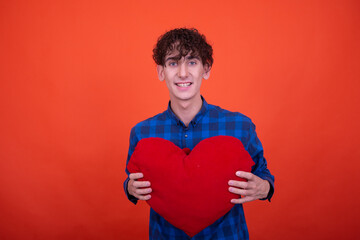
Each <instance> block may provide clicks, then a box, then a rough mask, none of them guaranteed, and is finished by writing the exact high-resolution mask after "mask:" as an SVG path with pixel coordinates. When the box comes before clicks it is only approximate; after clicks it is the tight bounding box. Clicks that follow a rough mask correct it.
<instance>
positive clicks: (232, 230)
mask: <svg viewBox="0 0 360 240" xmlns="http://www.w3.org/2000/svg"><path fill="white" fill-rule="evenodd" d="M202 100H203V105H202V107H201V110H200V111H199V113H198V114H197V115H196V116H195V117H194V119H193V120H192V121H191V122H190V124H189V126H188V127H186V126H185V125H184V123H183V122H182V121H181V120H180V119H179V118H178V117H177V116H176V115H175V114H174V112H173V111H172V110H171V107H170V103H169V106H168V109H167V110H166V111H165V112H163V113H160V114H158V115H156V116H154V117H152V118H149V119H147V120H145V121H142V122H140V123H138V124H137V125H136V126H135V127H133V128H132V130H131V133H130V147H129V154H128V158H127V162H128V161H129V159H130V157H131V154H132V153H133V151H134V149H135V146H136V144H137V143H138V141H140V140H141V139H143V138H149V137H160V138H164V139H167V140H169V141H171V142H173V143H174V144H175V145H177V146H178V147H180V148H190V149H193V148H194V147H195V146H196V144H198V143H199V142H200V141H201V140H203V139H206V138H209V137H213V136H218V135H227V136H233V137H236V138H238V139H240V140H241V142H242V143H243V145H244V147H245V149H246V150H247V151H248V152H249V154H250V156H251V157H252V159H253V161H254V162H255V165H254V166H253V168H252V173H253V174H255V175H257V176H259V177H260V178H262V179H265V180H268V181H269V182H270V192H269V194H268V196H267V198H266V199H268V200H269V201H270V198H271V197H272V195H273V192H274V176H273V175H271V173H270V171H269V170H268V169H267V163H266V160H265V158H264V157H263V148H262V145H261V143H260V141H259V139H258V137H257V135H256V133H255V125H254V124H253V123H252V122H251V120H250V119H249V118H248V117H246V116H244V115H243V114H241V113H237V112H230V111H227V110H224V109H221V108H220V107H218V106H214V105H211V104H208V103H207V102H206V101H205V99H204V98H202ZM126 173H127V174H129V172H128V170H127V169H126ZM128 181H129V178H127V179H126V180H125V182H124V189H125V192H126V195H127V197H128V198H129V200H130V201H131V202H133V203H134V204H136V203H137V199H136V198H135V197H133V196H131V195H129V193H128V192H127V183H128ZM149 236H150V239H151V240H161V239H164V240H185V239H192V240H200V239H202V240H203V239H229V240H230V239H236V240H238V239H249V233H248V229H247V226H246V222H245V216H244V210H243V206H242V204H236V205H234V207H233V208H232V209H231V210H230V211H229V212H228V213H227V214H225V215H224V216H223V217H221V218H220V219H218V220H217V221H216V222H215V223H213V224H212V225H210V226H208V227H207V228H205V229H204V230H202V231H201V232H200V233H198V234H197V235H195V236H194V237H192V238H190V237H189V236H187V235H186V234H185V233H184V232H183V231H182V230H180V229H178V228H176V227H174V226H173V225H171V224H170V223H169V222H168V221H166V220H165V219H164V218H163V217H161V216H160V215H159V214H157V213H156V212H155V211H154V210H153V209H150V229H149Z"/></svg>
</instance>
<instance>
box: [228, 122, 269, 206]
mask: <svg viewBox="0 0 360 240" xmlns="http://www.w3.org/2000/svg"><path fill="white" fill-rule="evenodd" d="M245 149H246V150H247V151H248V152H249V154H250V156H251V158H252V159H253V161H254V163H255V165H254V166H253V168H252V172H251V173H247V172H242V171H238V172H236V176H238V177H241V178H244V179H247V182H243V181H237V180H230V181H229V186H230V187H229V191H230V192H232V193H235V194H238V195H241V196H243V198H241V199H232V200H231V202H232V203H236V204H241V203H244V202H249V201H254V200H257V199H260V200H266V199H268V200H269V201H270V199H271V197H272V195H273V193H274V176H273V175H272V174H271V173H270V171H269V169H268V168H267V162H266V159H265V158H264V156H263V148H262V145H261V142H260V140H259V139H258V137H257V134H256V132H255V125H254V124H253V123H252V122H251V121H250V128H249V138H248V140H247V142H246V144H245Z"/></svg>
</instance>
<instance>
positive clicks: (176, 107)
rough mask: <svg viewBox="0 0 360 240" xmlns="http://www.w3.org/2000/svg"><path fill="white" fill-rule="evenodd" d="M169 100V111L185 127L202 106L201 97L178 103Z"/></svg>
mask: <svg viewBox="0 0 360 240" xmlns="http://www.w3.org/2000/svg"><path fill="white" fill-rule="evenodd" d="M170 100H171V105H170V106H171V109H172V110H173V112H174V113H175V115H176V116H177V117H178V118H179V119H180V120H181V121H182V122H183V123H184V124H185V126H189V123H190V122H191V120H193V119H194V117H195V116H196V114H197V113H198V112H199V111H200V109H201V106H202V99H201V96H199V97H198V98H196V99H192V100H187V101H178V100H173V99H170Z"/></svg>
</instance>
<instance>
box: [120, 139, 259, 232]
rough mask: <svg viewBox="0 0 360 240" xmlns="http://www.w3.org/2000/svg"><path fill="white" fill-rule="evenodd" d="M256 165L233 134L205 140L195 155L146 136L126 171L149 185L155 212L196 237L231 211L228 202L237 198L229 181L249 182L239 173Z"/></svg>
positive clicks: (140, 142)
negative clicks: (138, 176)
mask: <svg viewBox="0 0 360 240" xmlns="http://www.w3.org/2000/svg"><path fill="white" fill-rule="evenodd" d="M253 164H254V162H253V161H252V159H251V157H250V155H249V153H248V152H247V151H246V150H245V148H244V146H243V145H242V143H241V141H240V140H239V139H237V138H235V137H231V136H216V137H211V138H207V139H204V140H202V141H201V142H200V143H198V144H197V145H196V146H195V147H194V149H193V150H192V151H191V152H190V149H180V148H179V147H177V146H176V145H175V144H174V143H172V142H170V141H168V140H165V139H162V138H145V139H141V140H140V141H139V142H138V144H137V146H136V148H135V150H134V152H133V154H132V156H131V158H130V161H129V163H128V165H127V168H128V170H129V172H131V173H136V172H142V173H143V174H144V178H142V179H139V180H141V181H143V180H144V181H150V183H151V188H152V190H153V191H152V193H151V199H150V200H148V201H147V203H148V204H149V205H150V206H151V207H152V208H153V209H154V211H155V212H157V213H158V214H160V215H161V216H162V217H163V218H165V219H166V220H167V221H168V222H170V223H171V224H172V225H174V226H175V227H177V228H179V229H181V230H183V231H184V232H185V233H186V234H187V235H189V236H190V237H192V236H194V235H196V234H197V233H199V232H200V231H201V230H203V229H204V228H206V227H207V226H209V225H211V224H212V223H214V222H215V221H216V220H217V219H219V218H220V217H222V216H223V215H225V214H226V213H227V212H228V211H230V209H231V208H232V207H233V206H234V205H233V204H232V203H231V202H230V200H231V199H233V198H238V197H239V195H236V194H233V193H230V192H229V191H228V188H229V185H228V181H229V180H231V179H235V180H242V181H245V179H241V178H238V177H236V175H235V172H236V171H238V170H241V171H247V172H250V171H251V167H252V165H253Z"/></svg>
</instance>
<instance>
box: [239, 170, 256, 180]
mask: <svg viewBox="0 0 360 240" xmlns="http://www.w3.org/2000/svg"><path fill="white" fill-rule="evenodd" d="M236 176H238V177H241V178H245V179H247V180H248V181H249V180H252V179H253V177H254V174H252V173H250V172H244V171H237V172H236Z"/></svg>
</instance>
